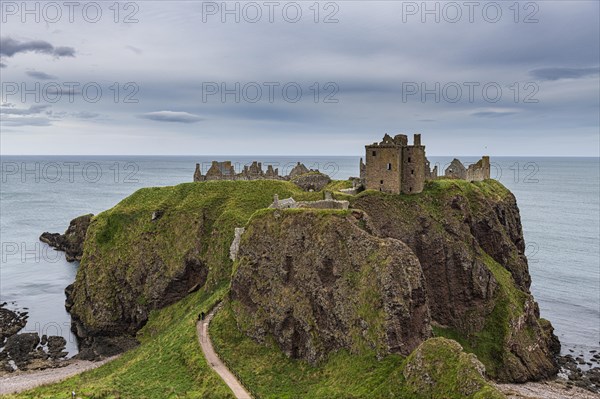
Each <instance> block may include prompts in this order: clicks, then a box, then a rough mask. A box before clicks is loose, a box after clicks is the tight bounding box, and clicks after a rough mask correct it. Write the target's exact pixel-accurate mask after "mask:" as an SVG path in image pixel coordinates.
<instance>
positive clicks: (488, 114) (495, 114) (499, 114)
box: [471, 111, 516, 118]
mask: <svg viewBox="0 0 600 399" xmlns="http://www.w3.org/2000/svg"><path fill="white" fill-rule="evenodd" d="M515 114H516V112H512V111H480V112H473V113H472V114H471V116H475V117H477V118H503V117H505V116H510V115H515Z"/></svg>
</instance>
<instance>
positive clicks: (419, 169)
mask: <svg viewBox="0 0 600 399" xmlns="http://www.w3.org/2000/svg"><path fill="white" fill-rule="evenodd" d="M365 151H366V153H365V162H363V159H362V158H361V160H360V181H361V183H362V186H363V187H364V188H365V189H370V190H378V191H383V192H386V193H393V194H400V193H402V194H417V193H420V192H421V191H423V188H424V187H425V181H426V180H433V179H437V178H438V167H437V166H435V167H434V168H433V169H431V163H430V162H429V160H428V159H427V156H425V146H424V145H422V144H421V135H420V134H415V135H414V141H413V145H409V144H408V138H407V136H406V135H404V134H398V135H396V136H394V137H391V136H390V135H388V134H386V135H385V136H383V140H382V141H381V142H379V143H373V144H370V145H366V146H365ZM444 176H445V177H446V178H453V179H463V180H469V181H482V180H485V179H489V178H490V157H489V156H484V157H483V158H481V160H479V162H477V163H475V164H473V165H470V166H469V167H468V168H465V167H464V165H463V164H462V163H461V162H460V161H459V160H458V159H456V158H455V159H454V160H453V161H452V163H451V164H450V166H448V168H446V170H445V173H444Z"/></svg>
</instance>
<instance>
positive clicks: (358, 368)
mask: <svg viewBox="0 0 600 399" xmlns="http://www.w3.org/2000/svg"><path fill="white" fill-rule="evenodd" d="M210 333H211V338H212V341H213V344H214V346H215V349H216V350H217V351H218V353H219V355H220V356H221V357H222V358H223V359H224V360H225V362H227V363H228V364H229V366H230V368H232V369H233V370H234V371H235V372H236V374H238V375H239V376H240V378H241V380H242V381H244V382H245V384H246V385H247V386H248V387H249V389H250V390H251V391H252V392H254V393H255V396H256V397H260V398H263V399H292V398H311V399H334V398H339V399H352V398H370V399H384V398H386V399H387V398H389V399H392V398H414V399H421V398H422V399H426V398H427V399H432V398H438V399H459V398H468V397H471V398H477V399H478V398H486V399H492V398H502V397H503V396H502V395H499V394H498V393H497V392H496V391H495V389H493V388H492V387H491V386H490V385H488V384H486V383H485V382H484V381H483V379H482V378H481V377H476V373H475V372H474V370H473V369H472V367H471V366H470V365H469V364H467V363H466V362H463V361H462V359H461V361H460V362H459V361H458V356H457V355H456V353H452V355H453V356H450V355H449V353H451V352H450V351H449V350H448V347H447V346H446V345H443V344H439V343H438V344H437V345H435V346H434V345H432V344H429V341H428V345H429V347H430V349H429V350H428V352H427V354H428V356H429V357H430V359H428V361H430V362H432V364H433V361H432V359H434V360H435V361H436V363H435V369H436V370H437V375H436V376H435V377H436V379H438V380H439V381H440V383H439V384H438V386H435V387H433V388H430V390H425V389H423V388H422V387H421V386H419V385H418V384H415V383H414V381H413V380H410V381H407V379H405V377H404V374H403V371H404V368H405V366H406V364H407V359H405V358H403V357H402V356H399V355H389V356H385V357H384V358H383V359H377V357H376V356H375V353H374V352H365V353H364V354H362V355H350V354H349V353H348V352H346V351H339V352H337V353H335V354H333V355H332V356H330V357H329V358H328V360H327V361H326V362H325V363H324V364H321V365H319V366H310V365H309V364H308V363H306V362H303V361H300V360H293V359H289V358H287V357H286V356H285V355H284V354H283V353H282V352H281V351H280V350H279V349H278V348H277V346H276V345H275V344H274V343H272V342H271V343H269V344H267V345H260V344H258V343H256V342H254V341H253V340H252V339H250V338H248V337H247V336H245V335H244V334H243V333H241V332H239V330H238V329H237V326H236V322H235V319H234V317H233V313H232V310H231V307H230V305H229V304H226V306H225V307H223V309H221V310H220V311H219V313H218V314H217V315H216V316H215V318H214V320H213V322H212V323H211V326H210ZM462 355H463V356H466V355H465V354H464V353H463V354H462ZM408 359H410V357H409V358H408ZM473 381H476V382H477V384H480V386H481V389H479V390H478V391H477V392H476V393H475V394H474V395H469V396H465V395H463V394H462V393H460V391H459V390H458V388H457V387H462V386H464V385H465V384H470V383H471V384H472V383H473ZM411 384H412V385H411Z"/></svg>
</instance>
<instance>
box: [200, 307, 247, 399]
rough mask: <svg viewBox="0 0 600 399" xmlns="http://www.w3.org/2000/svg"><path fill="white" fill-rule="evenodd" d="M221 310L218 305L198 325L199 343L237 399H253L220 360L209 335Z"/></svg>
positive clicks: (205, 355) (209, 362)
mask: <svg viewBox="0 0 600 399" xmlns="http://www.w3.org/2000/svg"><path fill="white" fill-rule="evenodd" d="M220 308H221V304H219V305H217V306H216V307H215V308H214V309H213V310H212V311H211V312H210V313H209V314H208V316H206V318H205V319H204V320H202V321H198V323H196V331H197V333H198V342H199V343H200V347H201V348H202V352H203V353H204V357H205V358H206V361H207V362H208V364H209V366H210V367H212V369H213V370H214V371H216V372H217V374H219V377H221V379H223V381H225V384H227V386H228V387H229V388H230V389H231V390H232V391H233V394H234V395H235V397H236V398H237V399H252V396H250V394H249V393H248V391H246V389H245V388H244V387H243V386H242V384H241V383H240V382H239V381H238V379H237V378H235V376H234V375H233V373H231V371H229V369H228V368H227V367H226V366H225V364H224V363H223V362H222V361H221V359H219V356H217V353H216V352H215V349H214V348H213V345H212V342H211V341H210V335H209V334H208V325H209V324H210V321H211V320H212V318H213V316H214V315H215V313H216V312H217V311H218V310H219V309H220Z"/></svg>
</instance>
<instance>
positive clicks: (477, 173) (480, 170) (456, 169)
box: [444, 155, 490, 181]
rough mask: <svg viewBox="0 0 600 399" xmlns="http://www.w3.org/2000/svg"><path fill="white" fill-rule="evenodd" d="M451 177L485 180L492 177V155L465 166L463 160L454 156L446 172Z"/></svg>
mask: <svg viewBox="0 0 600 399" xmlns="http://www.w3.org/2000/svg"><path fill="white" fill-rule="evenodd" d="M444 176H445V177H447V178H450V179H463V180H468V181H483V180H485V179H489V178H490V157H489V156H487V155H486V156H483V157H482V158H481V159H480V160H479V161H477V162H476V163H474V164H472V165H469V167H468V168H465V167H464V165H463V164H462V162H460V161H459V160H458V159H456V158H454V159H453V160H452V162H451V163H450V166H448V167H447V168H446V170H445V172H444Z"/></svg>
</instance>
